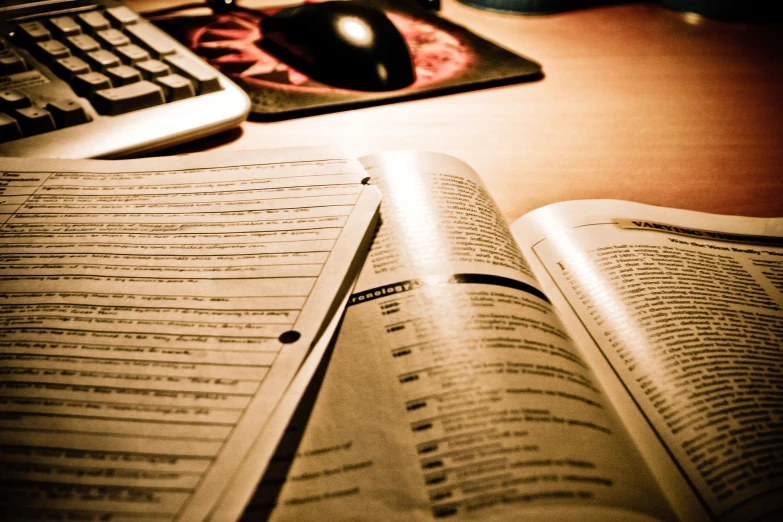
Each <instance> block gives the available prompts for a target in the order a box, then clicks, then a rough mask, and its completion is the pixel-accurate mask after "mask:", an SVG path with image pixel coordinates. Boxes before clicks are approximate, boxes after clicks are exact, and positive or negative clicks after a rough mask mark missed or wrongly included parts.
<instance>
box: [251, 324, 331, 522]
mask: <svg viewBox="0 0 783 522" xmlns="http://www.w3.org/2000/svg"><path fill="white" fill-rule="evenodd" d="M337 331H338V332H339V328H338V330H337ZM336 337H337V336H335V338H336ZM334 343H335V341H334V338H333V339H332V342H331V343H330V344H329V346H328V348H327V349H326V351H325V352H324V355H323V358H322V359H321V362H320V364H319V365H318V368H317V369H316V371H315V374H314V375H313V378H312V380H311V381H310V384H309V385H308V386H307V389H306V390H305V392H304V395H303V396H302V400H301V401H299V405H298V406H297V408H296V410H294V414H293V415H292V417H291V422H289V423H288V427H287V428H286V430H285V432H284V433H283V437H282V439H281V440H280V443H279V444H278V445H277V449H276V450H275V453H274V455H272V459H271V460H270V462H269V466H268V467H267V469H266V472H265V473H264V476H263V477H261V481H260V482H259V484H258V487H257V488H256V491H255V492H254V493H253V496H252V497H251V499H250V501H249V502H248V505H247V506H246V507H245V512H244V513H243V515H242V517H241V518H240V522H251V521H252V522H263V521H265V520H268V519H269V517H270V515H271V514H272V510H273V509H274V508H275V506H276V505H277V500H278V498H279V496H280V492H281V491H282V489H283V485H284V484H285V481H286V477H287V476H288V472H289V470H290V469H291V466H292V464H293V462H294V457H295V456H296V454H297V451H298V449H299V444H300V443H301V442H302V438H303V437H304V432H305V428H306V427H307V423H308V421H309V420H310V416H311V415H312V412H313V406H314V405H315V400H316V398H317V397H318V392H319V391H320V389H321V385H322V383H323V380H324V375H325V374H326V368H327V366H328V365H329V361H330V359H331V358H332V352H333V351H334Z"/></svg>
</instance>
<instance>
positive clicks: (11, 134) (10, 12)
mask: <svg viewBox="0 0 783 522" xmlns="http://www.w3.org/2000/svg"><path fill="white" fill-rule="evenodd" d="M249 108H250V102H249V100H248V97H247V95H246V94H245V93H244V91H242V90H241V89H240V88H239V87H237V86H236V85H234V84H233V83H232V82H231V81H230V80H228V79H227V78H226V77H225V76H223V75H221V74H220V73H219V72H218V71H216V70H215V69H214V68H212V67H211V66H210V65H209V64H207V63H206V62H204V61H202V60H201V59H200V58H198V57H197V56H195V55H194V54H193V53H191V52H190V51H189V50H188V49H186V48H185V47H184V46H182V45H181V44H180V43H179V42H177V41H176V40H174V39H173V38H171V37H170V36H168V35H167V34H166V33H164V32H163V31H161V30H160V29H158V28H157V27H156V26H154V25H153V24H151V23H150V22H148V21H147V20H145V19H144V18H143V17H142V16H140V15H139V14H137V13H135V12H134V11H132V10H131V9H129V8H128V7H127V6H125V5H123V4H122V3H121V2H118V1H116V0H33V1H30V0H24V1H23V0H3V1H2V2H0V156H39V157H74V158H80V157H81V158H88V157H114V156H122V155H129V154H137V153H139V152H143V151H148V150H152V149H156V148H161V147H165V146H169V145H174V144H176V143H180V142H183V141H186V140H189V139H193V138H197V137H201V136H206V135H208V134H211V133H214V132H218V131H221V130H224V129H228V128H231V127H233V126H236V125H238V124H239V123H241V122H242V121H243V120H244V119H245V118H246V117H247V114H248V111H249Z"/></svg>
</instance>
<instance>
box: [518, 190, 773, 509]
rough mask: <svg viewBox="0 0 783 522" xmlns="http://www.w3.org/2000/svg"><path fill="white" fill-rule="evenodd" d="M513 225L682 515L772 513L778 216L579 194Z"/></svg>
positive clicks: (570, 329)
mask: <svg viewBox="0 0 783 522" xmlns="http://www.w3.org/2000/svg"><path fill="white" fill-rule="evenodd" d="M513 231H514V233H515V234H516V235H517V237H518V238H519V242H520V244H521V245H524V247H525V248H526V252H529V258H530V259H531V260H532V261H533V262H534V263H535V264H536V265H535V266H538V267H539V268H540V269H541V270H542V282H543V283H542V284H544V285H545V286H546V287H547V290H548V295H550V296H551V297H552V298H553V300H554V301H556V304H557V305H558V307H559V308H560V309H562V310H563V311H564V316H565V317H566V321H567V324H568V325H569V331H571V332H573V333H574V335H575V337H576V338H577V339H578V340H579V342H580V345H581V346H582V347H584V348H585V353H588V354H591V357H592V358H591V363H592V365H593V367H595V368H596V369H599V368H602V369H603V371H602V375H601V378H602V381H603V382H605V383H606V385H607V386H613V388H614V389H615V390H616V393H613V394H612V397H613V398H616V399H617V401H616V402H617V407H618V408H619V409H620V410H624V411H625V412H626V413H625V414H624V415H623V418H624V419H626V420H628V421H629V423H630V424H631V425H632V426H631V430H632V432H633V434H634V436H636V438H637V440H638V441H639V447H640V448H642V449H643V450H644V451H645V453H646V456H647V458H648V460H649V462H650V463H651V466H652V467H653V469H654V470H655V472H656V475H657V476H658V479H659V482H660V483H661V484H664V485H665V486H666V489H667V493H668V494H669V496H670V497H671V498H672V499H673V503H674V504H675V505H676V506H677V508H678V510H679V515H680V518H682V519H684V520H687V519H693V518H698V517H699V513H700V512H701V513H704V514H706V516H708V517H709V518H710V519H716V520H755V519H758V518H759V517H761V516H773V518H774V517H775V516H779V510H781V509H783V503H781V500H780V499H781V496H780V493H781V491H783V442H782V441H783V438H782V437H783V429H782V426H783V413H781V412H783V395H782V394H781V387H782V386H783V378H781V375H783V357H781V355H783V354H782V353H781V348H783V219H754V218H740V217H732V216H714V215H708V214H701V213H697V212H687V211H681V210H672V209H664V208H660V207H652V206H648V205H639V204H633V203H627V202H619V201H577V202H568V203H561V204H556V205H551V206H549V207H545V208H543V209H539V210H536V211H534V212H532V213H531V214H529V215H528V216H525V217H524V218H522V219H520V220H519V221H518V222H517V223H515V224H514V226H513ZM611 382H614V383H615V384H614V385H611V384H609V383H611ZM629 394H630V398H629ZM623 398H625V399H626V400H625V404H624V405H623V404H622V402H623V400H622V399H623ZM632 410H636V412H634V411H632ZM771 513H777V515H770V514H771Z"/></svg>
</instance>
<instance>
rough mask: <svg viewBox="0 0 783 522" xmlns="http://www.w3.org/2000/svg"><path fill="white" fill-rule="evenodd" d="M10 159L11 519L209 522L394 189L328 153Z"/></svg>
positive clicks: (5, 241) (6, 441)
mask: <svg viewBox="0 0 783 522" xmlns="http://www.w3.org/2000/svg"><path fill="white" fill-rule="evenodd" d="M0 165H2V166H1V167H0V170H2V172H0V193H1V194H2V201H1V202H0V212H1V214H0V219H2V222H0V234H2V236H0V256H1V257H2V263H0V285H1V286H0V313H2V316H0V321H1V322H0V347H2V366H1V367H0V373H2V379H0V386H1V387H2V399H0V409H1V410H2V412H3V415H2V418H0V426H1V427H2V432H1V434H0V466H2V467H1V468H0V469H2V478H3V481H2V489H3V495H2V500H0V503H2V510H3V512H4V514H5V515H6V516H7V517H10V518H11V519H14V520H66V519H67V520H112V521H126V520H127V521H130V520H133V521H139V520H145V521H171V520H182V521H185V520H192V521H196V520H198V521H200V520H204V519H205V518H206V517H207V516H208V514H209V513H210V511H211V510H212V509H213V507H214V506H215V505H216V503H217V502H218V500H219V499H220V498H221V496H222V494H223V492H224V490H225V488H226V487H227V485H228V484H229V483H230V480H231V479H232V477H233V476H234V473H235V471H236V470H237V469H238V468H239V467H240V466H241V465H242V463H243V462H244V461H245V459H247V458H249V456H251V455H252V452H251V449H252V446H253V444H254V441H256V439H257V437H258V436H259V434H260V433H262V432H264V433H266V437H267V440H268V441H269V444H272V445H274V444H276V443H277V439H279V437H280V435H281V434H282V432H283V430H284V428H285V420H281V421H279V422H278V423H277V425H276V426H270V425H269V424H268V423H267V420H268V418H269V416H270V414H271V413H272V411H273V409H274V408H275V407H276V405H277V404H278V403H279V401H280V400H281V398H282V397H283V394H284V392H285V391H286V389H287V388H288V386H289V383H290V382H291V381H292V379H293V378H294V376H295V375H296V373H297V370H298V369H299V368H300V366H301V364H302V362H303V361H304V359H305V356H306V355H307V354H308V352H309V351H310V349H311V347H312V346H313V345H314V343H315V342H316V341H317V340H318V338H319V335H320V334H321V332H322V331H323V330H324V328H326V325H327V322H328V320H329V319H330V317H331V316H333V315H334V314H335V313H337V311H338V308H339V304H340V302H341V301H342V295H344V294H345V292H347V290H348V288H349V287H350V284H352V282H353V277H354V276H355V273H356V269H357V268H358V263H360V262H361V260H362V257H358V253H359V252H361V251H362V247H363V246H364V247H366V246H367V245H368V244H369V240H370V238H371V233H372V231H373V230H374V220H375V217H376V215H377V208H378V204H379V202H380V194H379V192H378V191H377V189H375V188H374V187H368V186H366V185H365V184H363V183H362V181H363V180H365V179H366V177H367V174H366V172H365V171H364V168H363V167H362V165H361V164H360V163H358V162H357V161H356V160H351V159H346V158H344V157H341V156H340V155H336V154H333V153H327V152H326V151H314V150H287V151H285V150H284V151H272V152H264V153H261V152H244V153H236V152H233V153H207V154H196V155H188V156H182V157H172V158H153V159H144V160H129V161H95V160H88V161H73V160H64V161H63V160H32V159H25V160H17V159H2V160H0ZM341 294H342V295H341ZM291 407H293V406H291ZM270 431H271V434H270ZM264 465H265V462H263V461H258V469H257V470H256V479H257V477H259V476H260V475H261V473H262V472H263V469H264ZM245 500H246V498H245V499H239V500H237V502H242V503H244V501H245Z"/></svg>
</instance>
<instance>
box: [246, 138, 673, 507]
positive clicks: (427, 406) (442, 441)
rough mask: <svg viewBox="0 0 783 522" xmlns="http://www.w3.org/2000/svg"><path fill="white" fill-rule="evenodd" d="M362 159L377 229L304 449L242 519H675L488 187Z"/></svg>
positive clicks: (454, 174) (413, 156)
mask: <svg viewBox="0 0 783 522" xmlns="http://www.w3.org/2000/svg"><path fill="white" fill-rule="evenodd" d="M362 161H363V162H364V163H365V165H366V166H367V167H368V172H369V173H370V175H371V176H372V181H371V182H372V183H373V184H376V185H377V186H378V187H379V188H380V189H381V191H382V192H383V194H384V201H383V204H382V210H381V222H382V223H381V226H380V229H379V231H378V234H377V235H376V238H375V240H374V242H373V245H372V248H371V251H370V254H369V256H368V260H367V262H366V263H365V266H364V268H363V269H362V272H361V274H360V276H359V280H358V282H357V285H356V288H355V290H354V293H353V294H352V295H351V298H350V300H349V304H348V307H347V309H346V315H345V318H344V322H343V325H342V327H341V330H340V332H339V335H338V338H337V341H336V344H335V347H334V352H333V354H332V356H331V359H330V361H329V366H328V367H327V369H326V374H325V377H324V382H323V385H322V386H321V388H320V390H319V391H318V396H317V399H316V401H315V407H314V408H313V409H312V411H311V412H310V413H309V418H307V416H305V419H304V421H303V422H306V428H305V430H304V434H303V437H302V439H301V441H300V442H298V444H291V445H285V446H284V447H282V448H281V451H279V452H278V457H279V460H274V461H273V464H272V466H273V467H270V472H269V473H268V474H267V477H265V480H263V481H262V483H261V487H260V488H259V489H258V491H257V493H256V495H255V497H254V499H253V501H252V502H251V504H250V507H249V508H248V511H247V512H246V515H245V516H246V519H247V520H258V519H264V518H265V517H266V516H267V515H268V512H269V510H270V509H272V508H273V507H274V506H275V504H276V507H274V511H272V513H271V519H272V520H274V521H283V520H291V521H294V520H315V519H318V520H338V519H340V520H345V519H350V520H383V521H393V520H405V521H410V520H432V519H433V518H435V519H444V520H452V519H481V520H514V519H522V518H523V517H524V518H525V519H526V520H527V519H531V520H533V519H539V520H568V519H573V518H574V517H575V516H585V515H584V514H585V513H587V514H590V516H593V517H596V518H595V519H596V520H598V519H601V520H611V519H615V520H627V519H628V517H629V516H633V517H635V519H638V520H644V519H652V518H656V519H670V518H671V515H670V512H669V510H668V508H667V506H666V503H665V501H664V500H663V497H662V496H661V495H660V494H657V493H656V492H657V488H656V486H655V484H654V483H653V482H652V479H651V477H650V475H649V474H648V472H647V471H646V469H645V467H644V465H643V463H642V461H641V459H640V458H639V457H638V455H637V454H636V453H635V451H634V449H633V447H632V445H631V443H630V441H629V440H628V439H627V437H626V435H625V434H624V432H623V429H622V428H621V427H620V425H619V422H618V421H617V420H616V419H615V417H614V415H613V414H612V412H611V408H610V407H609V403H608V401H607V400H606V399H605V397H604V395H603V393H602V392H601V390H600V389H599V387H598V385H597V383H596V380H595V378H594V376H593V374H592V373H591V371H590V370H589V368H588V367H587V366H586V365H585V363H584V361H583V360H582V359H581V357H580V356H579V354H578V352H577V351H576V349H575V348H574V346H573V344H572V343H571V340H570V339H569V336H568V334H567V333H566V331H565V330H564V329H563V326H562V324H561V323H560V322H559V321H558V319H557V317H556V315H555V313H554V310H553V308H552V306H551V305H550V303H549V301H548V299H547V298H546V296H545V295H544V294H543V293H542V292H541V290H540V288H539V285H538V283H537V282H536V280H535V278H534V277H533V276H532V273H531V271H530V269H529V268H528V266H527V264H526V263H525V262H524V261H523V259H522V257H521V256H520V253H519V250H518V248H517V246H516V245H515V243H514V241H513V240H512V238H511V236H510V233H509V230H508V227H507V225H506V224H505V222H504V221H503V218H502V216H501V215H500V213H499V211H498V209H497V208H496V206H495V204H494V202H493V201H492V199H491V197H490V196H489V195H488V193H487V191H486V190H485V188H484V187H483V186H482V184H481V181H480V180H479V178H478V177H477V176H476V175H475V174H474V173H473V172H472V171H470V169H469V168H468V167H467V166H465V165H464V164H462V163H461V162H459V161H457V160H455V159H453V158H449V157H447V156H442V155H436V154H425V153H418V154H417V153H412V152H409V153H404V152H401V153H385V154H381V155H378V156H371V157H369V158H363V159H362ZM295 429H296V427H294V430H295ZM286 453H287V454H288V456H289V457H291V456H294V455H295V457H296V458H295V459H294V460H293V463H286V462H285V460H284V457H285V456H286ZM289 465H290V469H289V467H288V466H289ZM275 466H277V467H275ZM273 471H275V473H272V472H273ZM281 484H282V488H281V487H280V486H281ZM631 512H633V513H631Z"/></svg>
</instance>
